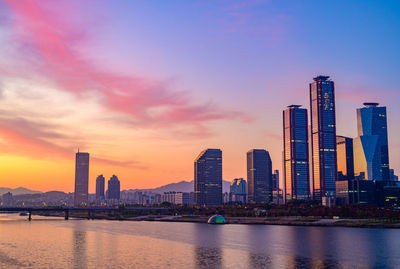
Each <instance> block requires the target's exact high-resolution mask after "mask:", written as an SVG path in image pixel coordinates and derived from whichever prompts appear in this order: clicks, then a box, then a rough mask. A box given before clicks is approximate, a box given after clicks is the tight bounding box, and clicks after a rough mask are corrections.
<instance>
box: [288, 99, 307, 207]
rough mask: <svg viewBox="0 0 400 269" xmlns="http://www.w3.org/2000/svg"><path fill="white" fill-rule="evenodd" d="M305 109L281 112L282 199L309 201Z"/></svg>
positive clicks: (292, 107)
mask: <svg viewBox="0 0 400 269" xmlns="http://www.w3.org/2000/svg"><path fill="white" fill-rule="evenodd" d="M307 117H308V116H307V109H304V108H300V106H299V105H291V106H288V109H286V110H284V111H283V152H284V154H283V156H284V165H283V169H284V173H283V174H284V184H283V185H284V186H283V191H284V199H285V202H287V201H290V200H308V199H310V197H311V195H310V175H309V173H310V171H309V159H308V158H309V157H308V156H309V155H308V118H307Z"/></svg>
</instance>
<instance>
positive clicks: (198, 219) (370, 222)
mask: <svg viewBox="0 0 400 269" xmlns="http://www.w3.org/2000/svg"><path fill="white" fill-rule="evenodd" d="M142 220H146V219H142ZM148 220H150V219H148ZM152 220H154V219H152ZM207 220H208V217H206V216H177V217H175V218H168V219H158V220H157V221H167V222H195V223H207ZM226 221H227V223H228V224H247V225H287V226H318V227H357V228H396V229H399V228H400V222H385V221H382V220H377V219H324V218H306V217H285V218H262V217H226Z"/></svg>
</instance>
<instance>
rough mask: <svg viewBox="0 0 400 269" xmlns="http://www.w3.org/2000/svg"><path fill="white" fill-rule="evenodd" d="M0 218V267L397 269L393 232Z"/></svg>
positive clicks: (399, 248)
mask: <svg viewBox="0 0 400 269" xmlns="http://www.w3.org/2000/svg"><path fill="white" fill-rule="evenodd" d="M26 218H27V217H20V216H18V215H14V214H0V268H207V269H212V268H400V229H399V230H396V229H365V228H344V227H294V226H269V225H221V226H218V225H208V224H198V223H173V222H135V221H109V220H74V219H70V220H68V221H65V220H64V219H61V218H46V217H38V216H34V217H33V221H31V222H29V221H27V220H26Z"/></svg>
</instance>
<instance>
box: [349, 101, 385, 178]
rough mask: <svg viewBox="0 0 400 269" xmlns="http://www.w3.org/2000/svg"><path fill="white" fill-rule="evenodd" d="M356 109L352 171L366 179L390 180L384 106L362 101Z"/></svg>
mask: <svg viewBox="0 0 400 269" xmlns="http://www.w3.org/2000/svg"><path fill="white" fill-rule="evenodd" d="M364 106H365V107H363V108H359V109H357V128H358V137H357V138H355V139H354V172H355V174H356V176H361V177H364V178H365V179H368V180H379V181H380V180H385V181H389V180H390V175H389V150H388V133H387V119H386V107H384V106H383V107H380V106H379V104H378V103H364Z"/></svg>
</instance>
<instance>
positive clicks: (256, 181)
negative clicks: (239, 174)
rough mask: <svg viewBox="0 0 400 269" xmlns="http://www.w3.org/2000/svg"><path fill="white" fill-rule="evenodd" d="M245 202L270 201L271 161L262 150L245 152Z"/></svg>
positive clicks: (267, 154) (267, 153) (266, 152)
mask: <svg viewBox="0 0 400 269" xmlns="http://www.w3.org/2000/svg"><path fill="white" fill-rule="evenodd" d="M247 201H248V202H249V203H269V202H271V201H272V161H271V157H270V156H269V152H268V151H266V150H264V149H252V150H250V151H248V152H247Z"/></svg>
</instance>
